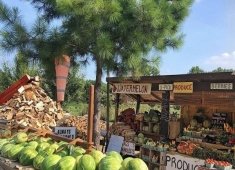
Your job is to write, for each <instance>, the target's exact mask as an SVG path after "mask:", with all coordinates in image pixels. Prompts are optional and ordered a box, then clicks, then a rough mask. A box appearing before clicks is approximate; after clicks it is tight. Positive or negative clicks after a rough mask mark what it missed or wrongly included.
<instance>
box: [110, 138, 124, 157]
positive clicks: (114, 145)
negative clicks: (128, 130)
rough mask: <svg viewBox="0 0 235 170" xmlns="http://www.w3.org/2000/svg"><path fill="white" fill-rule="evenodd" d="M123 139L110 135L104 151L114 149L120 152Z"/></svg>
mask: <svg viewBox="0 0 235 170" xmlns="http://www.w3.org/2000/svg"><path fill="white" fill-rule="evenodd" d="M123 141H124V137H122V136H117V135H111V138H110V140H109V144H108V148H107V151H106V152H110V151H116V152H119V153H120V152H121V149H122V144H123Z"/></svg>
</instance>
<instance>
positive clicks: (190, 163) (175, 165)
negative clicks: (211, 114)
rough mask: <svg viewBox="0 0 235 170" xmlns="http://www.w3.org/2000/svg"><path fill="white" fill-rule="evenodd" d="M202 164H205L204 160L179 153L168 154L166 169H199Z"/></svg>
mask: <svg viewBox="0 0 235 170" xmlns="http://www.w3.org/2000/svg"><path fill="white" fill-rule="evenodd" d="M200 165H204V160H202V159H197V158H192V157H185V156H181V155H178V154H176V155H173V154H167V156H166V170H198V167H199V166H200Z"/></svg>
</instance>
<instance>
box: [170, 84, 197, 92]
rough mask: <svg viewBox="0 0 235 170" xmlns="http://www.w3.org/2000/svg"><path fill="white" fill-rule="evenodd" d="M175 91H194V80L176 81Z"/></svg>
mask: <svg viewBox="0 0 235 170" xmlns="http://www.w3.org/2000/svg"><path fill="white" fill-rule="evenodd" d="M173 92H174V93H193V82H174V90H173Z"/></svg>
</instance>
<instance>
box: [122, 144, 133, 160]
mask: <svg viewBox="0 0 235 170" xmlns="http://www.w3.org/2000/svg"><path fill="white" fill-rule="evenodd" d="M122 154H123V155H132V156H134V155H135V143H132V142H126V141H124V142H123V145H122Z"/></svg>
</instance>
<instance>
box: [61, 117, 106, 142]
mask: <svg viewBox="0 0 235 170" xmlns="http://www.w3.org/2000/svg"><path fill="white" fill-rule="evenodd" d="M57 124H58V126H66V127H76V128H77V134H78V136H79V137H80V138H81V139H83V140H86V138H87V128H88V127H87V125H88V116H87V115H84V116H66V117H64V118H63V119H61V120H59V121H58V122H57ZM100 129H102V130H106V123H105V121H103V120H100Z"/></svg>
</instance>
